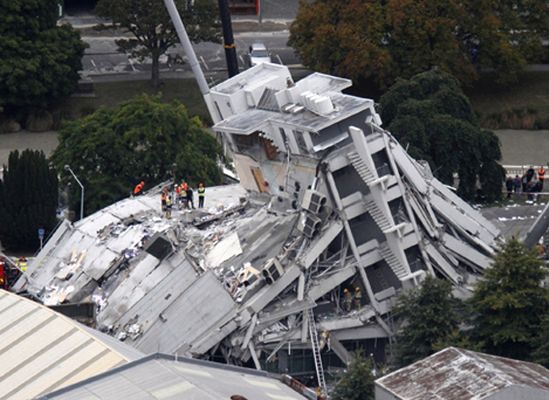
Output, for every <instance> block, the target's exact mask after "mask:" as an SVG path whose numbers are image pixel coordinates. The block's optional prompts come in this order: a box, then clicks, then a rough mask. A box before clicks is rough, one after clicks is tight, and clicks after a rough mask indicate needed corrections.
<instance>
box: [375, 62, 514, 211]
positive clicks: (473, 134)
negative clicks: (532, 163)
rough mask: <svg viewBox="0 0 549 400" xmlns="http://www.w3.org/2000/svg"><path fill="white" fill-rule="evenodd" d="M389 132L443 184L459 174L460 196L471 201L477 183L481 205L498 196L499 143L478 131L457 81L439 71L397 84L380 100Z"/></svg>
mask: <svg viewBox="0 0 549 400" xmlns="http://www.w3.org/2000/svg"><path fill="white" fill-rule="evenodd" d="M380 104H381V119H382V121H383V123H384V125H385V126H387V129H388V130H389V131H391V133H392V134H393V135H395V137H396V138H397V139H398V140H399V141H400V143H401V144H402V145H403V146H405V147H407V148H408V152H409V153H410V155H412V157H415V158H416V159H422V160H427V161H428V162H429V164H430V166H431V169H432V171H433V174H434V175H435V176H436V177H437V178H438V179H440V180H441V181H442V182H444V183H446V184H450V185H451V184H453V180H454V179H453V174H454V173H455V172H457V173H458V175H459V185H458V194H459V195H460V196H461V197H463V198H464V199H466V200H474V199H475V196H476V192H477V191H476V187H477V179H478V180H479V181H480V184H481V192H482V195H483V198H484V200H485V201H494V200H497V199H499V198H500V196H501V185H502V182H503V178H504V175H503V169H502V167H501V166H500V165H499V164H498V163H497V161H498V160H499V159H500V158H501V151H500V144H499V140H498V138H497V136H495V135H494V133H493V132H490V131H486V130H483V129H481V128H480V126H479V124H478V122H477V119H476V117H475V114H474V112H473V109H472V107H471V104H470V102H469V100H468V98H467V97H466V96H465V94H464V93H463V91H462V90H461V87H460V84H459V82H458V81H457V80H456V79H455V78H453V77H452V76H451V75H449V74H447V73H444V72H442V71H439V70H432V71H428V72H424V73H421V74H417V75H415V76H414V77H412V78H411V79H409V80H398V81H397V82H396V83H395V84H394V85H393V86H392V87H391V88H390V89H389V90H388V91H387V93H385V94H384V95H383V96H382V97H381V100H380Z"/></svg>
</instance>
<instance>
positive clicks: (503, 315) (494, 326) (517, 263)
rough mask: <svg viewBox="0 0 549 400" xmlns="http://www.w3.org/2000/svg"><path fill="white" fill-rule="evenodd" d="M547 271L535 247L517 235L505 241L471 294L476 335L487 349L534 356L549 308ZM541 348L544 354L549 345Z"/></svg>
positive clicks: (507, 354)
mask: <svg viewBox="0 0 549 400" xmlns="http://www.w3.org/2000/svg"><path fill="white" fill-rule="evenodd" d="M546 274H547V270H546V268H545V267H544V266H543V262H542V261H541V260H539V259H538V258H537V256H536V253H535V251H530V250H528V249H527V248H526V247H525V246H524V245H523V244H522V243H521V242H519V241H518V240H516V239H511V240H509V241H507V242H506V243H505V244H504V245H502V247H501V249H500V251H499V252H498V254H497V255H496V257H495V260H494V264H493V266H492V267H491V268H490V269H488V270H487V271H486V273H485V275H484V279H483V280H481V281H479V283H478V284H477V286H476V287H475V291H474V294H473V297H472V298H471V305H472V308H473V311H474V313H475V315H474V316H473V330H472V336H473V338H474V339H475V340H477V341H478V342H479V343H480V345H481V347H482V349H483V350H484V351H486V352H487V353H490V354H495V355H500V356H504V357H510V358H516V359H520V360H531V359H532V351H533V350H534V349H535V347H536V341H539V334H540V331H541V330H540V327H541V325H542V319H543V317H544V315H545V316H547V313H548V311H547V310H548V309H549V290H548V289H547V288H544V287H543V286H541V282H542V280H543V279H544V277H545V276H546ZM546 323H547V322H545V324H546ZM545 328H547V326H545ZM545 336H546V337H547V331H546V332H545ZM539 351H540V354H539V355H542V354H546V351H547V349H545V350H544V349H543V348H542V347H540V348H539Z"/></svg>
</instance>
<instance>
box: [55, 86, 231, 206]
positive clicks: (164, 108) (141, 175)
mask: <svg viewBox="0 0 549 400" xmlns="http://www.w3.org/2000/svg"><path fill="white" fill-rule="evenodd" d="M59 141H60V142H59V146H58V147H57V149H56V150H55V153H54V155H53V157H52V160H53V162H54V163H55V165H56V166H57V167H58V169H59V171H64V169H63V166H64V165H69V166H70V167H71V168H72V170H73V171H74V172H75V174H76V175H77V176H78V178H79V179H80V180H81V181H82V183H83V185H84V187H85V212H86V214H89V213H91V212H94V211H96V210H98V209H100V208H102V207H105V206H106V205H108V204H111V203H113V202H115V201H118V200H120V199H122V198H124V197H125V196H127V195H128V194H129V193H130V191H131V189H132V188H133V185H135V184H137V183H138V182H140V181H141V180H143V181H145V189H147V188H151V187H152V186H154V185H156V184H158V183H160V182H162V181H163V180H166V179H168V178H170V177H172V174H173V172H175V173H176V175H177V177H179V178H185V179H186V180H187V181H188V182H189V183H191V184H197V183H198V182H199V181H202V182H205V184H206V185H210V184H218V183H220V181H221V172H220V170H219V167H218V165H217V160H218V159H219V157H220V155H221V149H220V146H219V144H218V143H217V141H216V140H215V138H214V137H212V136H211V135H210V134H209V133H208V132H207V131H206V130H205V129H203V128H202V125H201V122H200V120H199V119H198V118H197V117H194V118H190V117H189V116H188V114H187V110H186V108H185V107H184V106H183V105H182V104H180V103H179V102H172V103H170V104H164V103H162V102H161V101H160V97H159V96H155V97H151V96H147V95H142V96H139V97H136V98H134V99H132V100H129V101H127V102H125V103H123V104H121V105H119V106H118V107H116V108H114V109H106V108H101V109H99V110H98V111H96V112H95V113H93V114H91V115H89V116H87V117H85V118H83V119H81V120H77V121H73V122H70V123H69V124H67V125H66V126H65V127H64V128H63V129H62V130H61V131H60V133H59ZM174 164H175V171H174ZM70 179H72V178H70V176H69V175H67V174H65V175H64V181H65V182H68V181H70ZM79 190H80V189H79V188H78V189H76V188H75V192H74V195H75V196H71V198H73V199H74V200H73V201H72V204H73V205H76V204H78V203H77V202H78V201H79V195H77V194H78V193H79Z"/></svg>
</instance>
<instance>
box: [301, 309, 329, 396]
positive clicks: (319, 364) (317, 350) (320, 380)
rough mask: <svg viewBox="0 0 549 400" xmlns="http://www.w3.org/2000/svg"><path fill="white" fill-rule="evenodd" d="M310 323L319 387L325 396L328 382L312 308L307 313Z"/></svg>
mask: <svg viewBox="0 0 549 400" xmlns="http://www.w3.org/2000/svg"><path fill="white" fill-rule="evenodd" d="M305 313H306V314H307V319H308V323H309V336H310V338H311V346H312V349H313V357H314V361H315V369H316V378H317V381H318V386H319V387H320V390H321V391H322V394H323V395H326V394H328V392H327V390H326V380H325V378H324V367H323V366H322V357H321V355H320V344H319V342H318V332H317V330H316V323H315V315H314V313H313V310H312V308H310V309H308V310H307V311H305Z"/></svg>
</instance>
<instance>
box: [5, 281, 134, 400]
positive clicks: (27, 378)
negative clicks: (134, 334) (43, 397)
mask: <svg viewBox="0 0 549 400" xmlns="http://www.w3.org/2000/svg"><path fill="white" fill-rule="evenodd" d="M120 345H121V346H123V344H122V343H120ZM133 354H134V355H137V352H135V351H133ZM134 359H135V357H130V355H129V353H128V354H126V355H123V354H122V353H121V352H119V351H116V350H115V349H114V348H112V347H111V346H110V345H109V344H107V343H105V342H103V341H101V340H99V339H98V338H97V337H96V336H95V335H94V334H92V332H91V331H87V330H85V329H83V327H82V326H81V325H80V324H78V323H77V322H75V321H72V320H71V319H69V318H67V317H65V316H63V315H61V314H58V313H56V312H55V311H53V310H50V309H49V308H47V307H45V306H42V305H41V304H38V303H35V302H33V301H31V300H28V299H26V298H23V297H20V296H18V295H16V294H13V293H9V292H6V291H4V290H0V360H2V363H1V365H2V369H1V370H0V387H1V388H2V389H1V391H0V399H2V400H3V399H10V400H16V399H30V398H32V397H35V396H38V395H40V394H42V393H46V392H49V391H52V390H55V389H58V388H61V387H64V386H67V385H70V384H72V383H75V382H79V381H80V380H82V379H86V378H89V377H91V376H93V375H96V374H98V373H101V372H104V371H107V370H109V369H111V368H113V367H116V366H119V365H122V364H125V363H126V362H128V361H129V360H134Z"/></svg>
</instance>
